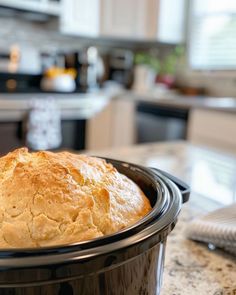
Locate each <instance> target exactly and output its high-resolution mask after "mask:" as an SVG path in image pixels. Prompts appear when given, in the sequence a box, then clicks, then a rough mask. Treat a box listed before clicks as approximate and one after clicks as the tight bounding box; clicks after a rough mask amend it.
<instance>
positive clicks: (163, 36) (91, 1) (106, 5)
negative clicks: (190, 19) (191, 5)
mask: <svg viewBox="0 0 236 295" xmlns="http://www.w3.org/2000/svg"><path fill="white" fill-rule="evenodd" d="M185 2H186V0H175V1H173V0H86V1H83V0H62V10H61V31H62V32H64V33H68V34H75V35H80V36H92V37H111V38H122V39H129V40H130V39H133V40H152V41H153V40H157V41H161V42H166V43H179V42H182V41H183V40H184V22H185V7H186V5H185Z"/></svg>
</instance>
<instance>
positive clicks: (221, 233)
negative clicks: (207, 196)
mask: <svg viewBox="0 0 236 295" xmlns="http://www.w3.org/2000/svg"><path fill="white" fill-rule="evenodd" d="M186 235H187V237H188V238H190V239H192V240H196V241H201V242H205V243H208V244H213V245H214V246H215V247H219V248H223V249H224V250H225V251H228V252H230V253H232V254H235V255H236V203H233V204H232V205H229V206H227V207H223V208H220V209H218V210H215V211H213V212H211V213H208V214H206V215H204V216H202V217H200V218H197V219H195V220H193V221H192V222H191V223H190V224H189V226H188V228H187V231H186Z"/></svg>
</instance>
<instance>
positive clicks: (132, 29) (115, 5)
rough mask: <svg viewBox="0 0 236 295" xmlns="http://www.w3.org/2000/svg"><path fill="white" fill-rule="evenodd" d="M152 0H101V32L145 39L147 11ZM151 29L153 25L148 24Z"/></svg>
mask: <svg viewBox="0 0 236 295" xmlns="http://www.w3.org/2000/svg"><path fill="white" fill-rule="evenodd" d="M155 2H156V1H153V0H102V1H101V5H102V6H101V34H102V35H104V36H112V37H120V38H133V39H140V38H142V39H146V38H147V37H148V23H149V22H150V19H153V18H152V17H150V15H149V12H150V11H152V9H150V5H151V4H155ZM149 30H150V31H153V27H152V26H149Z"/></svg>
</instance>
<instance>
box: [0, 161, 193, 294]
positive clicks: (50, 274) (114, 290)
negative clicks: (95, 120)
mask: <svg viewBox="0 0 236 295" xmlns="http://www.w3.org/2000/svg"><path fill="white" fill-rule="evenodd" d="M107 161H108V162H110V163H112V164H113V165H114V166H115V167H116V168H117V169H118V171H119V172H121V173H123V174H125V175H126V176H128V177H129V178H130V179H132V180H133V181H134V182H136V183H137V184H138V185H139V186H140V188H141V189H142V190H143V191H144V193H145V194H146V196H147V197H148V198H149V200H150V202H151V205H152V207H153V209H152V211H151V212H150V213H149V214H148V215H146V216H145V217H144V218H143V219H141V220H140V221H139V222H137V223H136V224H135V225H133V226H131V227H129V228H126V229H124V230H122V231H120V232H118V233H115V234H112V235H109V236H105V237H102V238H97V239H94V240H91V241H88V242H80V243H77V244H73V245H65V246H61V247H50V248H40V249H14V250H9V249H8V250H1V251H0V295H10V294H11V295H32V294H36V295H39V294H40V295H41V294H43V295H62V294H63V295H64V294H65V295H72V294H73V295H80V294H83V295H90V294H92V295H112V294H114V295H118V294H119V295H125V294H128V295H139V294H141V295H142V294H148V295H152V294H159V293H160V288H161V282H162V274H163V268H164V255H165V246H166V239H167V236H168V234H169V233H170V232H171V230H172V229H173V228H174V226H175V224H176V221H177V216H178V214H179V212H180V209H181V206H182V203H184V202H186V201H187V200H188V198H189V188H188V187H187V186H186V185H185V184H184V183H182V182H181V181H179V180H178V179H176V178H174V177H173V176H171V175H169V174H167V173H165V172H163V171H160V170H157V169H153V168H144V167H141V166H137V165H133V164H128V163H124V162H120V161H116V160H110V159H107Z"/></svg>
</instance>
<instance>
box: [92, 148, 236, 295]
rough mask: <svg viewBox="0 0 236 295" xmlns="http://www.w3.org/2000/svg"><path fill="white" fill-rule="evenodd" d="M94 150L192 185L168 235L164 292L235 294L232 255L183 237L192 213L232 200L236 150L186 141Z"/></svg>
mask: <svg viewBox="0 0 236 295" xmlns="http://www.w3.org/2000/svg"><path fill="white" fill-rule="evenodd" d="M92 154H94V155H95V154H96V155H99V156H106V157H110V158H116V159H121V160H125V161H129V162H134V163H137V164H142V165H146V166H149V167H158V168H160V169H163V170H165V171H167V172H170V173H172V174H174V175H175V176H177V177H179V178H181V179H182V180H184V181H186V182H187V183H188V184H190V186H191V189H192V193H191V199H190V201H189V202H188V203H187V204H185V205H184V206H183V208H182V211H181V213H180V216H179V220H178V223H177V226H176V227H175V229H174V230H173V232H172V233H171V234H170V236H169V237H168V242H167V249H166V260H165V271H164V282H163V288H162V293H161V294H162V295H190V294H191V295H199V294H201V295H205V294H206V295H234V294H236V258H235V257H233V256H231V255H228V254H227V253H225V252H223V251H221V250H214V251H212V250H209V249H208V248H207V246H206V245H204V244H201V243H197V242H194V241H190V240H187V239H186V238H185V234H184V232H185V229H186V227H187V226H188V224H189V221H190V220H192V219H193V218H194V217H196V216H199V215H201V214H203V213H205V212H206V211H211V210H213V209H215V208H218V207H219V206H222V204H230V203H232V202H233V201H236V180H235V175H236V154H235V155H229V154H225V153H222V152H218V151H214V150H210V149H208V148H204V147H200V146H194V145H190V144H187V143H185V142H174V143H166V144H147V145H140V146H134V147H128V148H119V149H113V150H108V151H97V152H92Z"/></svg>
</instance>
